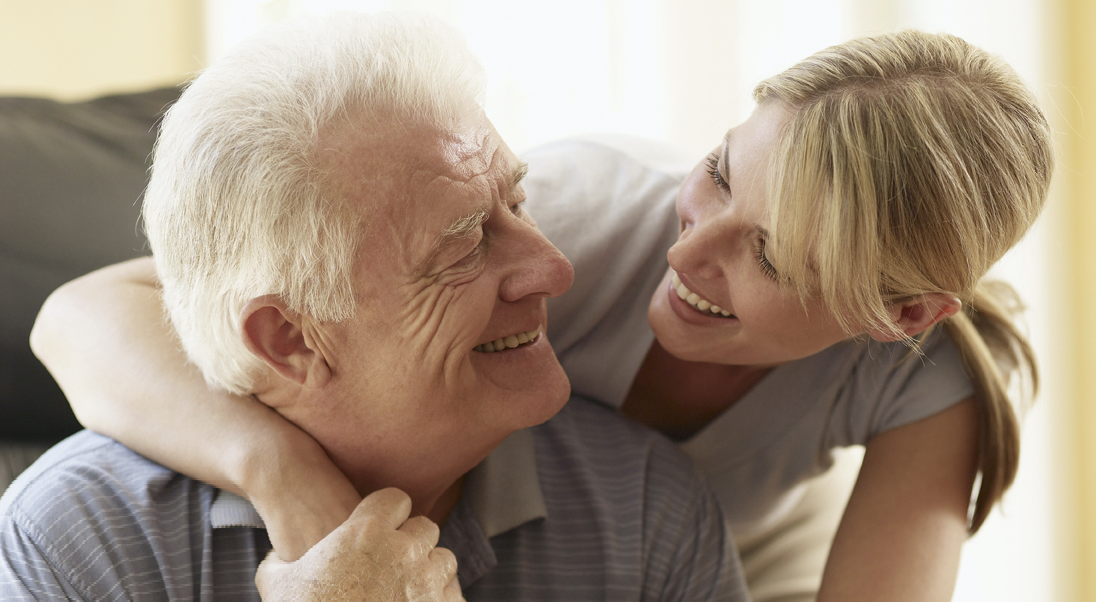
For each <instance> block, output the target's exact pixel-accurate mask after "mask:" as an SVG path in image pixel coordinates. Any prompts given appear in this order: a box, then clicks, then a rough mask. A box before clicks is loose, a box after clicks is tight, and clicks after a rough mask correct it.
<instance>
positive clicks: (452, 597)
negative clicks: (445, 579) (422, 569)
mask: <svg viewBox="0 0 1096 602" xmlns="http://www.w3.org/2000/svg"><path fill="white" fill-rule="evenodd" d="M441 599H442V600H444V601H445V602H464V595H463V594H462V593H461V591H460V581H457V578H456V577H453V578H452V579H451V580H450V581H449V583H448V584H447V585H446V586H445V589H444V590H442V592H441Z"/></svg>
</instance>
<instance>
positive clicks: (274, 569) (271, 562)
mask: <svg viewBox="0 0 1096 602" xmlns="http://www.w3.org/2000/svg"><path fill="white" fill-rule="evenodd" d="M292 567H293V565H292V564H289V563H287V562H285V561H284V560H282V559H281V558H279V557H278V554H277V553H276V552H275V551H274V550H271V551H270V553H269V554H267V555H266V559H264V560H263V561H262V562H261V563H259V570H258V571H256V572H255V587H256V588H258V590H259V595H260V596H261V597H265V596H264V594H263V593H264V592H268V591H270V590H272V589H273V584H274V583H277V582H279V581H283V580H284V579H285V577H286V575H287V574H288V572H289V571H290V570H291V569H292Z"/></svg>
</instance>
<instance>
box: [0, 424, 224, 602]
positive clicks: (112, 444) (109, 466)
mask: <svg viewBox="0 0 1096 602" xmlns="http://www.w3.org/2000/svg"><path fill="white" fill-rule="evenodd" d="M212 494H213V488H212V487H211V486H209V485H205V484H202V483H199V482H197V481H194V480H192V479H189V478H187V477H184V476H182V475H179V474H178V473H175V472H172V471H171V470H169V469H167V468H165V467H163V466H161V465H159V464H156V463H154V462H152V461H150V460H148V459H146V458H144V457H142V456H140V455H138V454H136V453H134V452H133V451H131V450H129V449H128V448H126V447H125V446H123V445H121V444H120V443H118V442H116V441H114V440H112V439H108V438H106V437H102V436H100V435H96V434H93V433H90V432H82V433H78V434H76V435H73V436H72V437H70V438H68V439H66V440H65V441H62V442H61V443H59V444H58V445H57V446H55V447H54V448H52V449H51V450H49V451H48V452H46V454H45V455H43V456H42V457H41V458H39V460H38V461H37V462H35V463H34V464H33V465H32V466H31V467H30V468H28V469H27V471H25V472H24V473H23V474H22V475H20V476H19V478H18V479H16V481H15V482H14V483H12V485H11V487H9V488H8V490H7V492H6V493H5V494H4V497H3V498H2V501H0V560H2V566H0V577H2V578H0V593H4V595H8V594H12V595H22V594H23V593H24V590H25V589H28V590H29V591H32V592H34V591H37V592H39V593H40V594H43V595H45V596H46V597H52V596H54V595H55V594H58V592H67V593H66V595H72V592H77V593H79V594H80V597H82V598H88V599H96V598H116V597H119V596H123V595H124V594H125V593H128V594H136V593H141V592H143V595H144V596H145V597H152V598H155V597H156V596H157V595H159V594H166V593H169V592H176V593H179V592H180V591H185V590H180V589H178V588H179V587H183V588H186V587H188V586H189V587H192V586H193V584H194V583H195V582H196V579H195V577H196V572H198V571H199V570H200V568H201V567H200V564H196V561H197V562H200V554H199V556H198V557H197V558H195V557H194V556H193V553H194V551H195V550H197V551H199V552H200V550H201V544H202V541H203V540H204V539H205V535H204V534H205V533H206V532H208V529H207V526H208V525H207V524H206V523H207V522H208V521H207V520H206V518H205V517H206V516H207V515H208V508H209V504H210V503H211V500H212ZM137 597H138V598H140V597H141V596H137Z"/></svg>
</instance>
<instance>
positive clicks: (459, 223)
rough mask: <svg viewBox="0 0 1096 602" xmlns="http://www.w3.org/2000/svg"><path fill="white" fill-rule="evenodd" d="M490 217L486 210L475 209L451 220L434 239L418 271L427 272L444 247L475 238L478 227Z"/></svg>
mask: <svg viewBox="0 0 1096 602" xmlns="http://www.w3.org/2000/svg"><path fill="white" fill-rule="evenodd" d="M490 216H491V214H490V213H488V212H487V210H485V209H477V210H475V211H473V212H472V213H468V214H466V215H462V216H460V217H458V218H457V219H455V220H453V223H451V224H449V227H448V228H446V229H445V231H444V232H442V233H441V234H439V235H438V237H437V238H435V239H434V246H433V248H432V249H431V250H430V254H429V255H428V256H426V258H424V259H423V260H422V262H421V263H419V264H418V269H419V271H421V272H423V273H425V272H427V271H429V270H430V267H431V266H432V265H433V264H434V261H435V260H436V259H437V258H438V254H439V253H441V251H442V249H444V248H445V247H447V246H449V245H451V244H453V243H454V242H456V241H458V240H461V239H464V238H471V237H473V236H475V234H476V233H477V232H479V229H480V226H482V225H483V222H486V221H487V218H488V217H490Z"/></svg>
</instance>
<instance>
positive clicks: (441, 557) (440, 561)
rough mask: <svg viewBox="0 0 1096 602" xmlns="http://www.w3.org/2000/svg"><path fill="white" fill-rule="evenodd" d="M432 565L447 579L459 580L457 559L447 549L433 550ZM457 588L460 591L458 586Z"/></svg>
mask: <svg viewBox="0 0 1096 602" xmlns="http://www.w3.org/2000/svg"><path fill="white" fill-rule="evenodd" d="M430 563H431V564H432V565H434V568H435V569H436V570H438V571H440V572H441V573H442V574H443V575H445V576H446V577H447V578H450V579H456V578H457V557H456V556H454V555H453V553H452V552H450V551H449V550H448V549H447V548H434V549H433V550H431V551H430ZM457 588H458V589H459V588H460V586H459V585H458V586H457Z"/></svg>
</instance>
